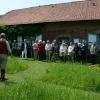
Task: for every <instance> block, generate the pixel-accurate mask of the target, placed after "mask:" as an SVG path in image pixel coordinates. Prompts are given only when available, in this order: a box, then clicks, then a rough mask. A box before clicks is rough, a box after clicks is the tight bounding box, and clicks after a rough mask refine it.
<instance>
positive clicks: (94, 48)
mask: <svg viewBox="0 0 100 100" xmlns="http://www.w3.org/2000/svg"><path fill="white" fill-rule="evenodd" d="M96 52H97V46H96V43H92V45H91V47H90V54H91V60H92V61H91V62H92V64H96V59H97V55H96Z"/></svg>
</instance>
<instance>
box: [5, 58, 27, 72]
mask: <svg viewBox="0 0 100 100" xmlns="http://www.w3.org/2000/svg"><path fill="white" fill-rule="evenodd" d="M8 59H9V60H8V65H7V73H8V74H15V73H17V72H20V71H24V70H26V69H27V68H29V65H28V63H26V62H25V61H23V60H22V59H19V58H16V57H9V58H8Z"/></svg>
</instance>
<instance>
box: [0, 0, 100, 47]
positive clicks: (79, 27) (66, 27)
mask: <svg viewBox="0 0 100 100" xmlns="http://www.w3.org/2000/svg"><path fill="white" fill-rule="evenodd" d="M0 24H2V25H26V24H35V25H36V24H41V25H43V27H42V29H41V33H42V34H40V35H39V38H40V39H42V40H47V39H49V40H51V41H52V40H53V39H57V40H58V41H59V42H60V41H61V40H65V41H66V42H70V41H73V42H82V41H84V40H85V41H87V42H88V43H91V42H97V44H98V45H100V0H84V1H77V2H70V3H61V4H51V5H45V6H38V7H31V8H25V9H18V10H13V11H10V12H8V13H6V14H5V15H3V16H1V17H0Z"/></svg>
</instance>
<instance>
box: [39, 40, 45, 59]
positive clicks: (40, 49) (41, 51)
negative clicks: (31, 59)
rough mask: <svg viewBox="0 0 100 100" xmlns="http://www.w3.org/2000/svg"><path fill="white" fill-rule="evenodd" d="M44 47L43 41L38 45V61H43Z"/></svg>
mask: <svg viewBox="0 0 100 100" xmlns="http://www.w3.org/2000/svg"><path fill="white" fill-rule="evenodd" d="M43 53H44V45H43V43H42V41H41V40H39V43H38V59H39V60H43Z"/></svg>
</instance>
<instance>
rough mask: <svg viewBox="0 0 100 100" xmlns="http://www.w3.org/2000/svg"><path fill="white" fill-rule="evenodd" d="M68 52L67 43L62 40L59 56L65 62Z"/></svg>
mask: <svg viewBox="0 0 100 100" xmlns="http://www.w3.org/2000/svg"><path fill="white" fill-rule="evenodd" d="M66 53H67V47H66V44H65V43H64V42H62V44H61V45H60V49H59V56H60V58H61V60H62V61H63V62H65V61H66Z"/></svg>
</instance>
